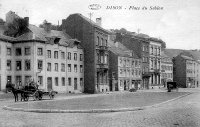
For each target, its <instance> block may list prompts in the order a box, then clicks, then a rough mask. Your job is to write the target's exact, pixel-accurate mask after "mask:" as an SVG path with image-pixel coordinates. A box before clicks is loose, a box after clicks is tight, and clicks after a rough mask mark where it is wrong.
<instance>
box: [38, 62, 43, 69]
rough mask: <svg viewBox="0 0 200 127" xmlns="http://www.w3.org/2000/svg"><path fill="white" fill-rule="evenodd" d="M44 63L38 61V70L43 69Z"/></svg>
mask: <svg viewBox="0 0 200 127" xmlns="http://www.w3.org/2000/svg"><path fill="white" fill-rule="evenodd" d="M42 65H43V61H42V60H38V69H40V70H41V69H42V68H43V66H42Z"/></svg>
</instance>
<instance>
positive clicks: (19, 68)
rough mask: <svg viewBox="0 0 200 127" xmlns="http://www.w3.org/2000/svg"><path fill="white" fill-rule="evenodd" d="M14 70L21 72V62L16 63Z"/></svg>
mask: <svg viewBox="0 0 200 127" xmlns="http://www.w3.org/2000/svg"><path fill="white" fill-rule="evenodd" d="M16 70H17V71H20V70H22V62H21V61H16Z"/></svg>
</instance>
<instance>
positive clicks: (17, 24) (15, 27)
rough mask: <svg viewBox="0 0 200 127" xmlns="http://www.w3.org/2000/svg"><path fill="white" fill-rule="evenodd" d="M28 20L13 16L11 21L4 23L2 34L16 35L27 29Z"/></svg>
mask: <svg viewBox="0 0 200 127" xmlns="http://www.w3.org/2000/svg"><path fill="white" fill-rule="evenodd" d="M27 27H28V22H27V21H26V20H25V19H23V18H15V19H14V20H13V22H12V23H8V24H7V25H6V30H5V32H4V35H7V36H11V37H17V36H20V35H22V34H24V33H25V32H26V31H28V28H27Z"/></svg>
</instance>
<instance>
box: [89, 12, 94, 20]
mask: <svg viewBox="0 0 200 127" xmlns="http://www.w3.org/2000/svg"><path fill="white" fill-rule="evenodd" d="M88 14H89V17H90V22H91V21H92V16H93V13H92V12H90V13H88Z"/></svg>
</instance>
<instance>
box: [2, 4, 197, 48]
mask: <svg viewBox="0 0 200 127" xmlns="http://www.w3.org/2000/svg"><path fill="white" fill-rule="evenodd" d="M91 4H99V5H100V6H101V8H100V9H99V10H90V9H89V8H88V6H89V5H91ZM107 6H122V9H121V10H108V9H106V7H107ZM129 6H137V7H140V10H129V9H128V8H129ZM144 6H145V7H147V8H149V7H150V6H160V7H163V8H164V9H163V10H157V11H155V10H154V11H152V10H141V8H142V7H144ZM125 8H126V9H125ZM9 10H12V11H14V12H16V13H17V14H18V15H19V16H21V17H25V16H29V17H30V23H31V24H34V25H39V24H41V23H42V22H43V20H45V19H46V20H47V21H48V22H51V23H53V24H58V21H59V23H61V20H62V19H63V18H67V17H68V16H69V15H70V14H72V13H81V14H83V15H85V16H86V17H89V14H88V13H90V12H92V13H93V16H92V20H95V18H98V17H102V27H103V28H105V29H120V28H125V29H127V30H129V31H133V32H137V30H138V29H140V32H141V33H144V34H148V35H150V36H153V37H159V38H161V39H162V40H164V41H165V42H166V44H167V48H177V49H200V0H98V1H97V0H82V1H80V0H0V18H3V19H5V14H6V13H7V12H8V11H9Z"/></svg>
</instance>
